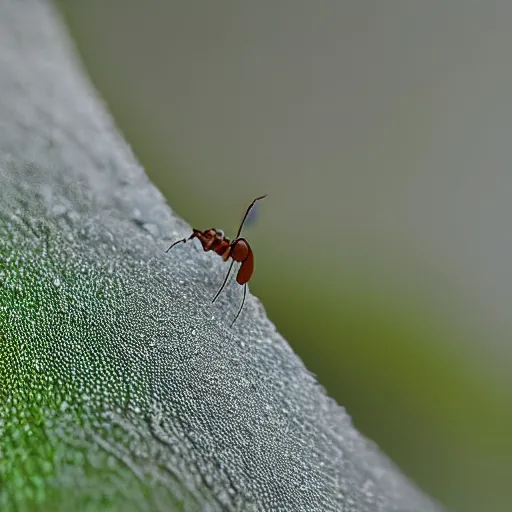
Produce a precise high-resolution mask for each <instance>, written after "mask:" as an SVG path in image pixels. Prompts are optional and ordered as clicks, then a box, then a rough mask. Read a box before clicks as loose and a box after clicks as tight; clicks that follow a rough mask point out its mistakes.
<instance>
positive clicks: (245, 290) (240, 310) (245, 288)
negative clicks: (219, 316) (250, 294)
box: [229, 283, 247, 328]
mask: <svg viewBox="0 0 512 512" xmlns="http://www.w3.org/2000/svg"><path fill="white" fill-rule="evenodd" d="M246 295H247V283H245V284H244V298H243V299H242V304H241V305H240V309H239V310H238V313H237V314H236V316H235V318H234V320H233V321H232V322H231V325H230V326H229V327H230V328H231V327H233V324H234V323H235V322H236V319H237V318H238V317H239V316H240V313H241V312H242V309H243V307H244V303H245V296H246Z"/></svg>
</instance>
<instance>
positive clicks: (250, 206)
mask: <svg viewBox="0 0 512 512" xmlns="http://www.w3.org/2000/svg"><path fill="white" fill-rule="evenodd" d="M265 197H267V194H265V195H264V196H260V197H257V198H256V199H255V200H254V201H253V202H252V203H251V204H250V205H249V208H247V211H246V212H245V215H244V218H243V219H242V222H241V223H240V227H239V228H238V232H237V234H236V236H235V239H237V238H238V237H239V236H240V233H241V232H242V228H243V227H244V222H245V219H247V215H249V212H250V211H251V209H252V207H253V206H254V205H255V203H256V201H259V200H260V199H265Z"/></svg>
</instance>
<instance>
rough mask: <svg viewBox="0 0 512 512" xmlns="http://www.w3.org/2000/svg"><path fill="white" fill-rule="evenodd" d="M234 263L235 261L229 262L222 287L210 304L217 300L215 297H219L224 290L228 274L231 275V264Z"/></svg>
mask: <svg viewBox="0 0 512 512" xmlns="http://www.w3.org/2000/svg"><path fill="white" fill-rule="evenodd" d="M234 263H235V260H233V261H232V262H231V264H230V265H229V269H228V271H227V274H226V277H225V278H224V282H223V283H222V286H221V287H220V288H219V291H218V292H217V293H216V294H215V297H213V299H212V304H213V303H214V302H215V301H216V300H217V297H218V296H219V295H220V292H221V291H222V290H223V289H224V286H226V283H227V282H228V277H229V274H230V273H231V269H232V268H233V264H234Z"/></svg>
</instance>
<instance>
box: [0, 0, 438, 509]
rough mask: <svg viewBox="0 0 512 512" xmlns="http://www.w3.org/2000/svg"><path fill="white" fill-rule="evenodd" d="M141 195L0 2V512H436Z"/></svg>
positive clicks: (52, 44)
mask: <svg viewBox="0 0 512 512" xmlns="http://www.w3.org/2000/svg"><path fill="white" fill-rule="evenodd" d="M189 229H190V228H189V227H188V226H187V225H186V224H185V223H184V222H183V221H181V220H179V219H178V218H177V217H175V216H174V215H173V214H172V212H171V210H170V209H169V207H168V206H167V205H166V204H165V201H164V199H163V197H162V196H161V194H160V193H159V192H158V191H157V190H156V188H155V187H154V186H153V185H152V184H151V183H150V182H149V180H148V179H147V177H146V176H145V174H144V172H143V170H142V169H141V167H140V166H139V164H138V163H137V162H136V160H135V158H134V156H133V154H132V153H131V151H130V149H129V148H128V146H127V145H126V143H125V142H124V141H123V139H122V138H121V136H120V135H119V134H118V133H117V131H116V129H115V127H114V125H113V123H112V121H111V119H110V117H109V116H108V115H107V114H106V112H105V109H104V106H103V105H102V104H101V102H100V101H99V100H98V97H97V95H96V93H95V92H94V90H93V89H92V87H91V86H90V85H89V83H88V82H87V80H86V78H85V75H84V73H83V71H82V70H81V68H80V66H79V65H78V64H77V59H76V56H75V53H74V51H73V49H72V45H71V44H70V41H69V38H68V36H67V34H66V31H65V30H64V29H63V26H62V23H61V20H60V18H59V16H58V15H57V13H56V11H55V9H54V7H53V6H52V5H51V4H50V3H48V2H46V1H43V0H0V508H1V509H2V510H19V511H23V510H72V509H73V508H74V509H76V510H90V511H97V510H202V511H214V510H290V511H301V510H312V511H313V510H315V511H320V510H333V511H334V510H343V511H359V512H364V511H368V512H370V511H371V512H374V511H420V512H427V511H434V510H439V509H438V507H437V505H435V504H434V503H432V502H431V501H430V500H429V499H428V498H426V497H425V496H423V495H422V494H421V492H419V491H418V490H417V489H416V488H415V487H414V486H413V485H412V484H411V483H409V482H408V481H407V479H406V478H405V477H403V476H402V475H401V474H400V472H399V471H398V470H397V469H396V468H395V467H394V465H393V464H391V463H390V462H389V461H388V460H387V459H386V458H385V457H384V456H383V455H381V454H380V453H379V451H378V449H377V448H376V447H375V446H374V445H373V444H372V443H370V442H369V441H367V440H366V439H365V438H364V437H362V436H361V435H360V434H359V433H358V432H357V431H356V430H355V429H354V428H353V426H352V424H351V422H350V418H349V417H348V415H347V414H346V413H345V411H344V410H343V409H342V408H341V407H340V406H338V405H337V404H336V403H334V401H333V400H331V399H330V398H328V397H327V396H326V394H325V392H324V390H323V389H322V388H321V387H320V386H319V385H318V384H317V383H316V381H315V378H314V377H313V376H312V375H311V374H310V373H309V372H308V371H307V369H306V368H305V367H304V365H303V363H302V362H301V361H300V360H299V358H298V357H297V356H296V355H295V354H294V352H293V351H292V350H291V349H290V347H289V345H288V344H287V342H286V341H285V340H284V339H283V338H282V337H281V336H280V335H279V334H278V333H277V332H276V330H275V328H274V327H273V325H272V324H271V323H270V322H269V321H268V320H267V318H266V316H265V313H264V310H263V308H262V306H261V305H260V304H259V302H258V301H257V299H255V298H254V297H252V296H250V295H249V297H248V301H247V305H246V308H245V310H244V312H243V314H242V316H241V317H240V319H239V320H238V322H237V323H236V324H235V325H234V327H233V329H230V328H229V323H230V320H231V319H232V318H233V315H234V314H235V312H236V309H237V307H238V305H239V300H240V296H241V295H240V294H241V288H240V287H238V286H237V285H232V286H229V289H228V290H227V291H226V292H225V293H223V295H222V296H221V300H219V304H217V303H216V304H214V305H213V306H212V305H211V304H210V300H211V297H212V296H213V294H214V293H215V291H216V289H217V286H218V285H219V283H220V282H221V280H222V277H223V272H224V271H225V266H224V265H223V264H222V262H221V261H220V258H217V257H215V256H214V255H212V254H206V253H203V252H202V249H201V248H200V246H198V244H197V242H192V243H188V244H183V245H181V246H179V247H177V248H176V250H175V251H174V252H173V253H170V254H165V249H166V248H167V244H168V241H169V240H172V239H176V238H177V237H181V236H183V235H185V234H186V233H187V232H188V230H189Z"/></svg>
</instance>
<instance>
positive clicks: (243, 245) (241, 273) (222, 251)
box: [165, 194, 267, 326]
mask: <svg viewBox="0 0 512 512" xmlns="http://www.w3.org/2000/svg"><path fill="white" fill-rule="evenodd" d="M265 197H267V195H266V194H265V195H264V196H260V197H257V198H256V199H255V200H254V201H253V202H252V203H251V204H250V205H249V207H248V208H247V211H246V212H245V215H244V218H243V219H242V222H241V224H240V227H239V228H238V232H237V234H236V237H235V238H234V239H233V241H232V242H230V241H229V238H227V237H226V236H224V233H223V232H222V231H219V230H217V229H214V228H211V229H207V230H206V231H199V230H198V229H193V230H192V231H193V233H192V234H191V235H190V236H189V237H188V238H184V239H183V240H178V241H177V242H174V243H173V244H172V245H171V246H170V247H169V249H167V251H165V252H169V251H170V250H171V249H172V248H173V247H174V246H175V245H176V244H179V243H182V242H186V241H187V240H191V239H192V238H197V239H198V240H199V241H200V242H201V245H202V246H203V249H204V251H205V252H208V251H215V252H216V253H217V254H218V255H219V256H220V257H221V258H222V260H223V261H227V260H228V259H229V258H232V260H233V261H232V262H231V265H229V269H228V272H227V274H226V277H225V278H224V282H223V283H222V286H221V287H220V288H219V291H218V292H217V293H216V294H215V297H213V299H212V303H214V302H215V300H216V299H217V297H218V296H219V295H220V292H221V291H222V290H223V289H224V286H226V283H227V282H228V277H229V274H230V273H231V269H232V268H233V264H234V263H235V261H238V262H239V263H241V265H240V268H239V269H238V273H237V274H236V282H237V283H238V284H242V285H244V296H243V299H242V304H241V306H240V309H239V310H238V313H237V314H236V316H235V318H234V320H233V321H232V322H231V326H233V324H234V323H235V322H236V319H237V318H238V317H239V315H240V313H241V312H242V309H243V307H244V303H245V296H246V295H247V282H248V281H249V279H251V277H252V273H253V271H254V255H253V253H252V249H251V246H250V245H249V242H248V241H247V240H246V239H245V238H241V237H240V233H241V232H242V227H243V225H244V222H245V220H246V219H247V216H248V215H249V212H250V211H251V208H252V207H253V206H254V204H255V203H256V201H259V200H260V199H263V198H265Z"/></svg>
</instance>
